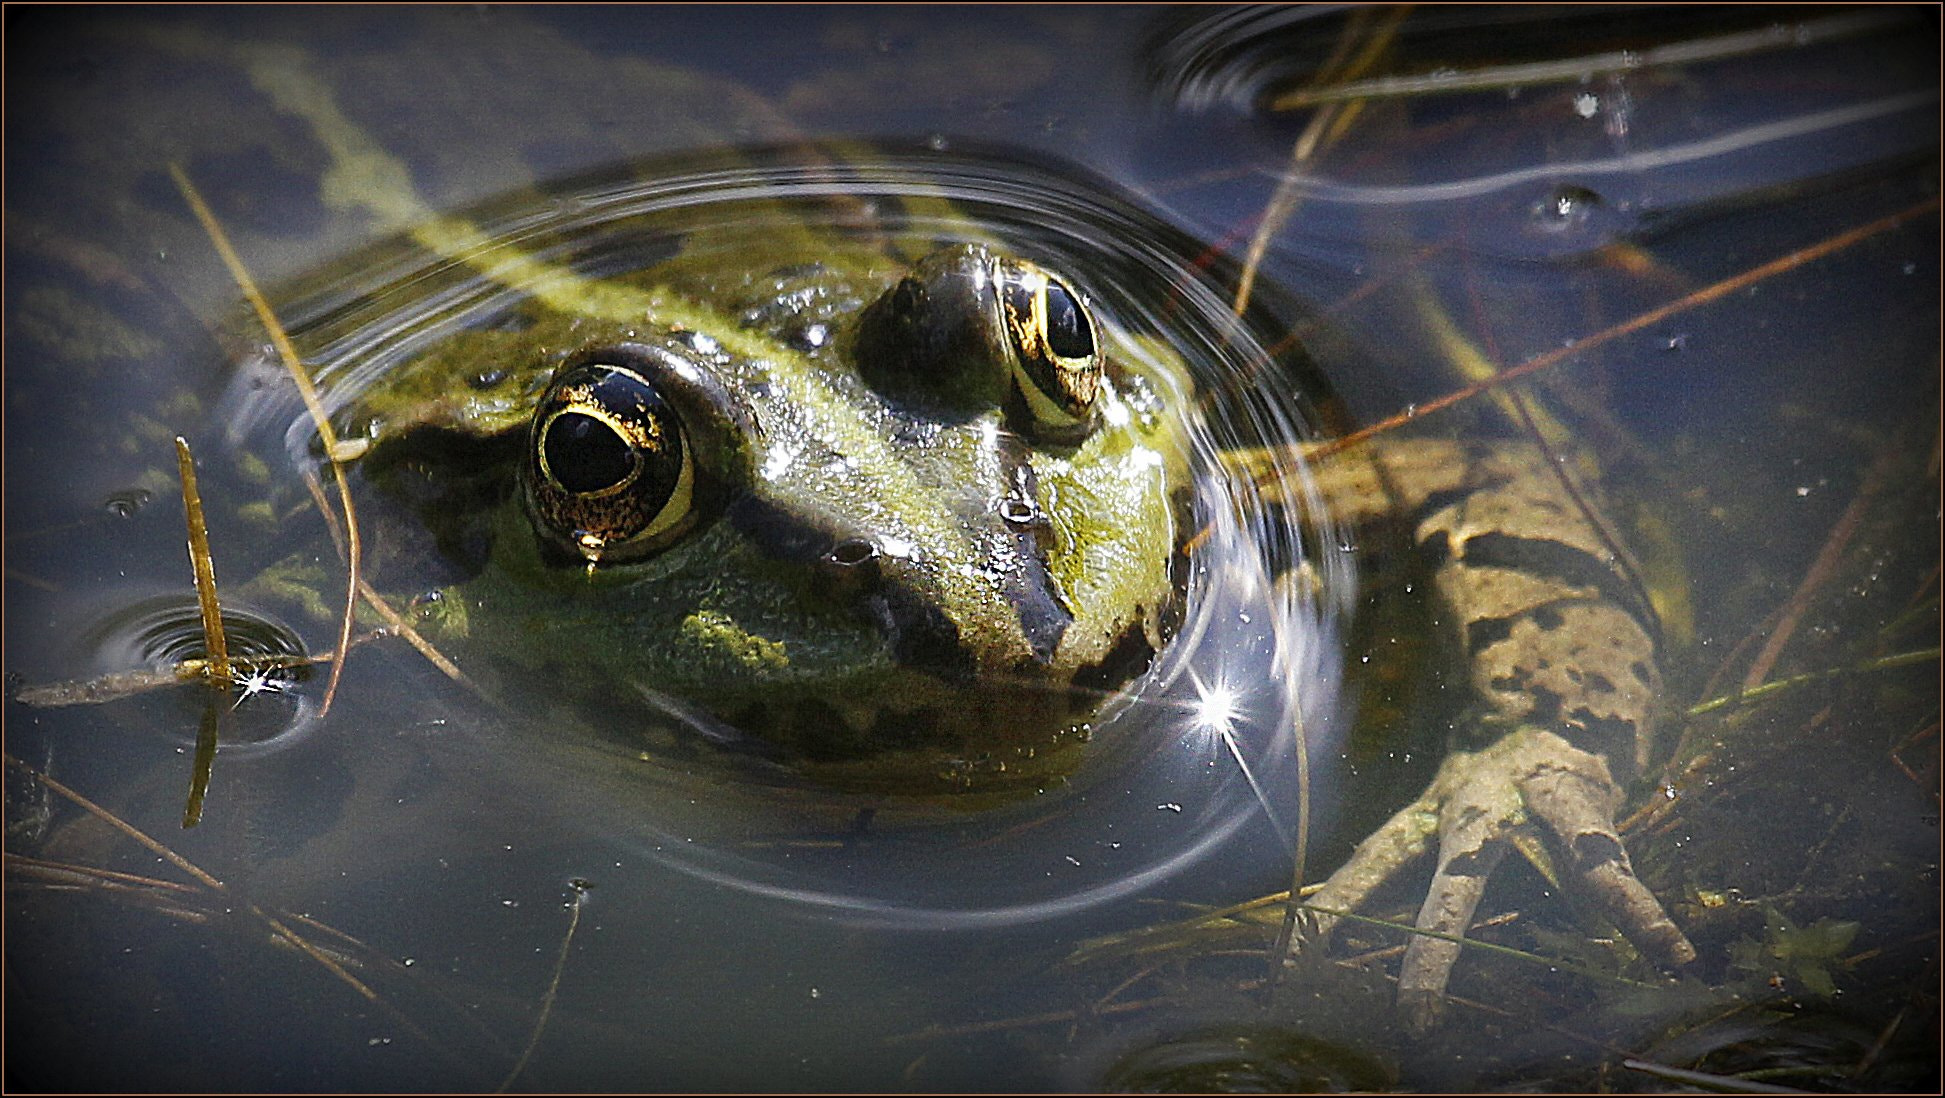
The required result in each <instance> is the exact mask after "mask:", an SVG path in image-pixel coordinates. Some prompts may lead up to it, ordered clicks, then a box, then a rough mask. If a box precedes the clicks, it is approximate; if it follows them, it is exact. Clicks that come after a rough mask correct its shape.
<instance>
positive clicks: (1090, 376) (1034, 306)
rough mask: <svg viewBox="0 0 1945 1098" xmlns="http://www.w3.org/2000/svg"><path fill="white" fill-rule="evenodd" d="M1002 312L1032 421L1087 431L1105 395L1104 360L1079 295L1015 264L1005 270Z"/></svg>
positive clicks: (1046, 426)
mask: <svg viewBox="0 0 1945 1098" xmlns="http://www.w3.org/2000/svg"><path fill="white" fill-rule="evenodd" d="M1000 308H1001V311H1002V314H1003V317H1004V320H1005V324H1006V330H1007V335H1008V336H1009V337H1010V338H1011V340H1012V342H1013V353H1014V355H1015V356H1017V360H1018V370H1019V375H1020V376H1019V389H1020V395H1021V396H1022V397H1023V398H1024V399H1025V401H1026V406H1027V411H1028V413H1029V414H1030V415H1031V416H1032V417H1033V421H1034V423H1035V424H1036V425H1038V426H1039V427H1041V428H1042V429H1043V430H1046V431H1051V432H1055V433H1064V432H1071V431H1075V430H1078V429H1080V428H1083V427H1085V426H1086V424H1087V421H1088V416H1089V415H1091V414H1092V413H1093V411H1094V400H1095V397H1096V396H1098V395H1099V393H1100V391H1101V356H1100V353H1099V350H1098V348H1097V347H1096V344H1095V342H1094V321H1093V320H1092V318H1090V317H1089V316H1088V310H1087V306H1086V304H1085V303H1084V302H1082V300H1081V298H1080V295H1079V294H1076V293H1075V292H1074V291H1073V290H1072V289H1070V288H1069V287H1068V286H1067V284H1066V283H1064V282H1062V281H1060V280H1059V279H1057V278H1055V277H1053V276H1052V275H1050V274H1048V273H1047V272H1046V271H1043V270H1041V269H1040V268H1039V267H1036V266H1034V265H1033V264H1031V263H1024V262H1016V263H1012V264H1005V265H1003V266H1002V268H1001V275H1000Z"/></svg>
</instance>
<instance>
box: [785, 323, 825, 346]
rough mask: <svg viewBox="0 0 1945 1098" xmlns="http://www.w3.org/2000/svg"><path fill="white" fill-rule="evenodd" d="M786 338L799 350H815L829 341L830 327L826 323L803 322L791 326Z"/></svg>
mask: <svg viewBox="0 0 1945 1098" xmlns="http://www.w3.org/2000/svg"><path fill="white" fill-rule="evenodd" d="M787 338H788V340H789V343H790V345H791V346H792V347H795V348H796V349H798V350H800V351H815V350H817V349H818V348H819V347H822V346H823V345H824V344H826V343H829V342H830V341H831V329H830V326H829V325H826V324H805V325H803V326H802V327H794V328H792V329H791V330H790V332H789V335H788V337H787Z"/></svg>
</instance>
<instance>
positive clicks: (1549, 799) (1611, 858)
mask: <svg viewBox="0 0 1945 1098" xmlns="http://www.w3.org/2000/svg"><path fill="white" fill-rule="evenodd" d="M1524 792H1525V797H1526V803H1527V807H1528V809H1529V810H1530V811H1531V812H1532V814H1533V815H1534V816H1535V817H1537V818H1538V819H1539V820H1540V821H1541V822H1542V823H1544V824H1545V825H1546V826H1547V828H1548V829H1549V830H1551V831H1552V832H1553V833H1554V836H1555V837H1556V838H1558V839H1559V845H1560V849H1561V850H1562V851H1563V852H1564V853H1565V855H1566V860H1567V866H1566V868H1567V872H1568V873H1569V874H1570V875H1571V878H1572V880H1573V881H1575V882H1577V887H1578V889H1579V891H1580V894H1581V895H1582V896H1583V897H1585V898H1587V899H1589V900H1591V901H1593V902H1594V903H1596V904H1598V905H1599V906H1600V907H1601V909H1602V910H1603V911H1605V912H1606V913H1607V915H1608V917H1609V918H1611V919H1613V920H1614V924H1615V925H1616V926H1618V927H1619V928H1620V930H1621V933H1623V934H1625V935H1627V938H1628V940H1629V941H1631V942H1633V943H1634V944H1635V946H1636V947H1638V948H1639V949H1640V950H1641V951H1642V952H1643V953H1645V954H1646V955H1647V956H1648V957H1649V958H1650V959H1652V960H1654V961H1656V962H1657V963H1659V964H1663V965H1685V964H1687V963H1689V962H1690V961H1693V960H1694V959H1695V947H1694V946H1693V945H1691V944H1689V940H1688V938H1687V936H1685V935H1684V934H1683V933H1682V932H1681V929H1680V928H1679V927H1677V926H1676V925H1675V924H1674V922H1673V921H1672V920H1671V919H1669V917H1668V912H1667V911H1666V910H1664V909H1663V908H1662V906H1661V901H1659V900H1657V899H1655V896H1654V893H1652V892H1650V891H1648V886H1647V885H1644V884H1642V883H1641V880H1640V878H1638V877H1636V876H1635V875H1634V866H1633V864H1632V863H1631V862H1629V860H1628V852H1627V848H1626V847H1624V846H1622V845H1621V836H1620V833H1619V832H1617V831H1616V830H1615V827H1614V823H1613V817H1614V812H1613V809H1614V807H1616V806H1617V805H1618V804H1619V802H1620V791H1619V790H1618V789H1616V788H1614V786H1613V785H1612V784H1611V783H1607V784H1605V785H1602V784H1601V783H1600V782H1599V781H1598V780H1597V779H1595V778H1592V777H1590V776H1589V775H1588V774H1586V773H1583V772H1581V771H1579V770H1576V769H1558V770H1553V769H1548V770H1543V771H1541V772H1539V773H1536V774H1534V775H1532V776H1531V777H1529V778H1528V779H1527V780H1526V782H1525V783H1524Z"/></svg>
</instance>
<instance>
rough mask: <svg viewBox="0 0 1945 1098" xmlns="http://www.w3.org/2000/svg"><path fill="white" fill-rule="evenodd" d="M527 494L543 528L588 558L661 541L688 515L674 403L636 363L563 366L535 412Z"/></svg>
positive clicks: (689, 497) (621, 555) (689, 469)
mask: <svg viewBox="0 0 1945 1098" xmlns="http://www.w3.org/2000/svg"><path fill="white" fill-rule="evenodd" d="M528 450H529V453H528V460H527V462H526V464H525V478H526V483H527V499H528V501H529V504H530V505H531V507H532V510H533V515H534V518H535V520H536V521H537V522H538V524H539V525H540V526H541V527H542V529H543V532H544V533H547V534H549V535H551V536H552V537H554V538H555V539H556V540H557V541H558V542H559V543H560V544H561V545H562V546H563V547H564V548H567V549H569V550H571V551H573V552H575V553H578V554H579V555H581V556H582V557H585V558H586V559H587V560H589V561H590V562H592V561H597V560H616V559H624V560H625V559H633V558H637V557H640V556H642V555H644V554H646V553H649V552H652V551H654V550H656V549H659V548H662V547H664V546H666V545H668V544H669V542H670V541H672V540H673V539H674V538H675V537H677V536H678V535H680V534H681V533H683V532H684V531H686V530H687V529H689V528H690V526H691V525H692V524H693V522H694V518H695V514H696V507H695V483H696V473H695V461H694V457H693V453H692V448H691V447H690V445H689V441H688V438H687V436H686V434H685V432H684V430H683V426H682V420H681V418H680V416H678V415H677V413H676V411H675V409H674V408H672V407H670V405H669V403H668V402H667V401H665V400H663V399H662V396H661V394H660V393H658V392H657V391H656V388H655V386H654V385H653V384H652V383H650V382H649V380H648V379H647V378H646V377H645V376H644V375H643V374H642V372H641V371H639V370H636V369H632V368H630V367H627V366H620V365H614V364H610V363H605V362H599V361H594V362H586V363H583V364H581V365H577V366H570V367H568V368H567V369H564V370H562V371H561V373H560V375H559V376H558V377H556V378H555V379H554V382H553V384H552V385H550V386H549V387H548V389H547V392H546V394H545V395H543V396H542V397H541V400H540V406H539V407H538V408H537V409H535V411H534V419H533V432H532V435H531V436H530V444H529V447H528Z"/></svg>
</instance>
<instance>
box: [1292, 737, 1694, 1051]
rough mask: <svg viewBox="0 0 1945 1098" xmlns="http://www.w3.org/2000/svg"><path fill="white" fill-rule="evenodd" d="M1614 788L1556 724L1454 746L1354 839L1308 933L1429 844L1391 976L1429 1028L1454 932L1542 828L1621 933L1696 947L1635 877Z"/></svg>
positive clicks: (1652, 950) (1418, 1021)
mask: <svg viewBox="0 0 1945 1098" xmlns="http://www.w3.org/2000/svg"><path fill="white" fill-rule="evenodd" d="M1621 801H1622V794H1621V790H1620V788H1619V786H1618V785H1616V784H1615V782H1614V780H1613V778H1612V777H1611V775H1610V773H1609V771H1608V768H1607V764H1606V763H1605V762H1604V761H1602V760H1601V759H1600V758H1599V757H1598V756H1595V755H1592V754H1589V753H1587V752H1583V751H1580V750H1578V749H1576V748H1574V747H1573V746H1572V745H1570V744H1568V743H1567V742H1566V741H1565V740H1564V739H1562V738H1560V737H1559V736H1557V735H1554V734H1553V733H1549V732H1544V731H1541V730H1537V729H1523V730H1520V731H1516V732H1513V733H1511V734H1508V735H1506V736H1504V737H1502V738H1501V740H1500V741H1499V742H1497V743H1495V744H1493V745H1492V746H1490V747H1487V748H1485V749H1482V750H1480V751H1476V752H1454V753H1453V754H1452V755H1450V756H1448V757H1447V758H1446V760H1445V763H1444V765H1443V766H1441V767H1440V769H1439V773H1438V776H1437V777H1436V778H1434V779H1433V781H1432V784H1431V786H1430V787H1429V788H1428V789H1427V790H1426V791H1425V794H1424V796H1422V797H1420V798H1419V799H1418V800H1417V801H1415V802H1414V803H1413V804H1412V805H1411V806H1410V807H1408V808H1406V809H1404V810H1403V811H1401V812H1399V813H1398V814H1397V815H1395V816H1393V817H1392V818H1391V819H1390V820H1389V821H1388V822H1387V823H1386V824H1385V825H1384V826H1383V827H1380V828H1379V829H1378V830H1377V831H1375V832H1373V833H1372V834H1371V836H1370V837H1369V838H1367V839H1365V840H1364V842H1362V843H1360V844H1358V848H1357V851H1356V852H1355V853H1354V854H1353V855H1352V856H1351V860H1350V861H1348V862H1346V863H1345V864H1344V866H1343V868H1341V869H1339V870H1338V871H1337V872H1336V873H1333V874H1332V875H1331V877H1330V880H1328V881H1327V882H1325V884H1324V887H1323V888H1322V889H1321V890H1320V891H1319V892H1318V893H1317V894H1316V895H1315V896H1314V897H1312V899H1311V905H1312V907H1313V909H1321V911H1320V913H1319V917H1318V920H1317V923H1316V926H1315V929H1314V931H1313V933H1312V935H1311V937H1312V939H1313V940H1318V939H1321V937H1322V936H1324V935H1327V934H1328V933H1329V931H1330V928H1331V924H1332V923H1333V922H1334V921H1335V918H1334V915H1335V913H1337V912H1344V911H1350V910H1353V909H1355V908H1357V907H1359V906H1361V905H1362V904H1363V902H1364V901H1365V899H1366V898H1367V897H1369V896H1370V895H1371V893H1372V892H1373V891H1375V890H1376V889H1377V888H1378V886H1379V885H1381V884H1383V883H1384V882H1386V881H1388V880H1390V879H1391V878H1393V877H1394V876H1396V875H1397V874H1398V873H1399V871H1401V870H1403V869H1404V868H1405V867H1406V866H1408V865H1409V864H1410V863H1411V862H1412V861H1414V860H1415V859H1416V858H1417V857H1418V856H1419V855H1421V854H1424V853H1426V852H1428V851H1429V850H1430V849H1431V848H1432V847H1433V845H1434V844H1436V847H1437V850H1438V868H1437V870H1436V871H1435V872H1434V873H1433V875H1432V882H1431V885H1430V886H1429V887H1428V888H1427V890H1426V894H1425V902H1424V904H1423V905H1422V906H1421V907H1420V908H1419V912H1418V919H1417V922H1416V924H1415V925H1416V928H1417V929H1418V930H1419V931H1421V933H1419V934H1415V935H1413V937H1412V940H1411V944H1410V945H1409V946H1407V947H1406V950H1405V958H1404V961H1403V963H1402V964H1401V966H1400V968H1399V973H1398V1006H1399V1011H1400V1013H1401V1015H1402V1016H1403V1020H1404V1022H1405V1024H1406V1025H1407V1026H1408V1027H1409V1028H1410V1029H1412V1030H1413V1031H1415V1032H1420V1033H1422V1032H1424V1031H1426V1030H1428V1029H1430V1028H1431V1027H1432V1026H1433V1025H1435V1024H1436V1023H1437V1021H1438V1019H1439V1017H1440V1015H1441V1013H1442V1011H1443V1007H1444V1001H1445V988H1446V984H1447V982H1448V980H1449V979H1450V977H1451V973H1452V966H1453V965H1454V964H1455V963H1456V962H1457V961H1458V958H1459V952H1460V949H1461V944H1462V943H1461V941H1460V939H1462V938H1463V937H1464V935H1465V932H1466V930H1467V928H1468V927H1470V926H1471V923H1472V917H1473V913H1474V912H1475V911H1476V910H1477V908H1478V906H1479V901H1480V898H1481V897H1482V896H1483V895H1484V894H1485V890H1486V883H1487V881H1488V880H1489V879H1490V878H1491V876H1492V873H1493V871H1494V870H1495V869H1496V868H1498V866H1499V863H1500V861H1501V859H1503V858H1504V857H1505V855H1506V850H1507V849H1508V847H1509V846H1510V845H1511V840H1512V839H1513V838H1514V837H1515V836H1516V835H1519V834H1521V833H1526V834H1529V835H1530V834H1532V832H1534V831H1535V830H1537V829H1540V828H1544V829H1545V830H1547V831H1550V832H1551V833H1552V834H1553V835H1554V837H1555V838H1557V839H1558V846H1559V848H1560V850H1561V851H1562V852H1563V854H1564V856H1565V864H1566V867H1567V871H1568V874H1569V882H1568V883H1569V886H1570V887H1573V888H1575V889H1576V890H1577V891H1578V892H1579V893H1580V894H1581V895H1583V896H1586V897H1588V898H1589V899H1591V900H1593V901H1594V902H1596V903H1598V904H1599V905H1600V906H1601V907H1602V908H1603V909H1604V910H1605V911H1607V912H1608V913H1609V914H1610V915H1611V916H1612V917H1613V919H1614V921H1615V923H1616V924H1617V925H1618V926H1619V927H1620V928H1621V930H1622V932H1623V933H1625V934H1626V935H1627V936H1628V939H1629V940H1630V941H1632V942H1634V943H1635V944H1636V945H1637V946H1639V947H1640V948H1641V949H1642V951H1643V952H1644V953H1646V954H1648V955H1649V956H1651V957H1652V958H1654V959H1655V960H1657V961H1660V962H1662V963H1664V964H1671V965H1679V964H1685V963H1687V962H1688V961H1691V960H1693V959H1694V958H1695V949H1694V947H1693V946H1691V945H1690V944H1689V942H1688V939H1687V938H1686V937H1684V936H1683V935H1682V932H1681V931H1680V930H1679V929H1678V928H1676V926H1675V924H1674V923H1673V922H1672V921H1670V920H1669V918H1668V914H1667V912H1665V911H1663V910H1662V907H1661V904H1660V902H1659V901H1657V900H1656V899H1655V897H1654V894H1653V893H1651V892H1649V891H1648V889H1647V886H1645V885H1643V884H1642V883H1641V881H1640V880H1639V879H1638V878H1636V877H1635V875H1634V869H1633V867H1632V866H1631V865H1630V864H1629V862H1628V856H1627V851H1626V850H1625V849H1624V848H1623V847H1622V845H1621V837H1620V835H1619V833H1618V832H1617V831H1616V829H1615V827H1614V824H1613V819H1614V814H1615V811H1616V809H1618V808H1619V807H1620V804H1621Z"/></svg>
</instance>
